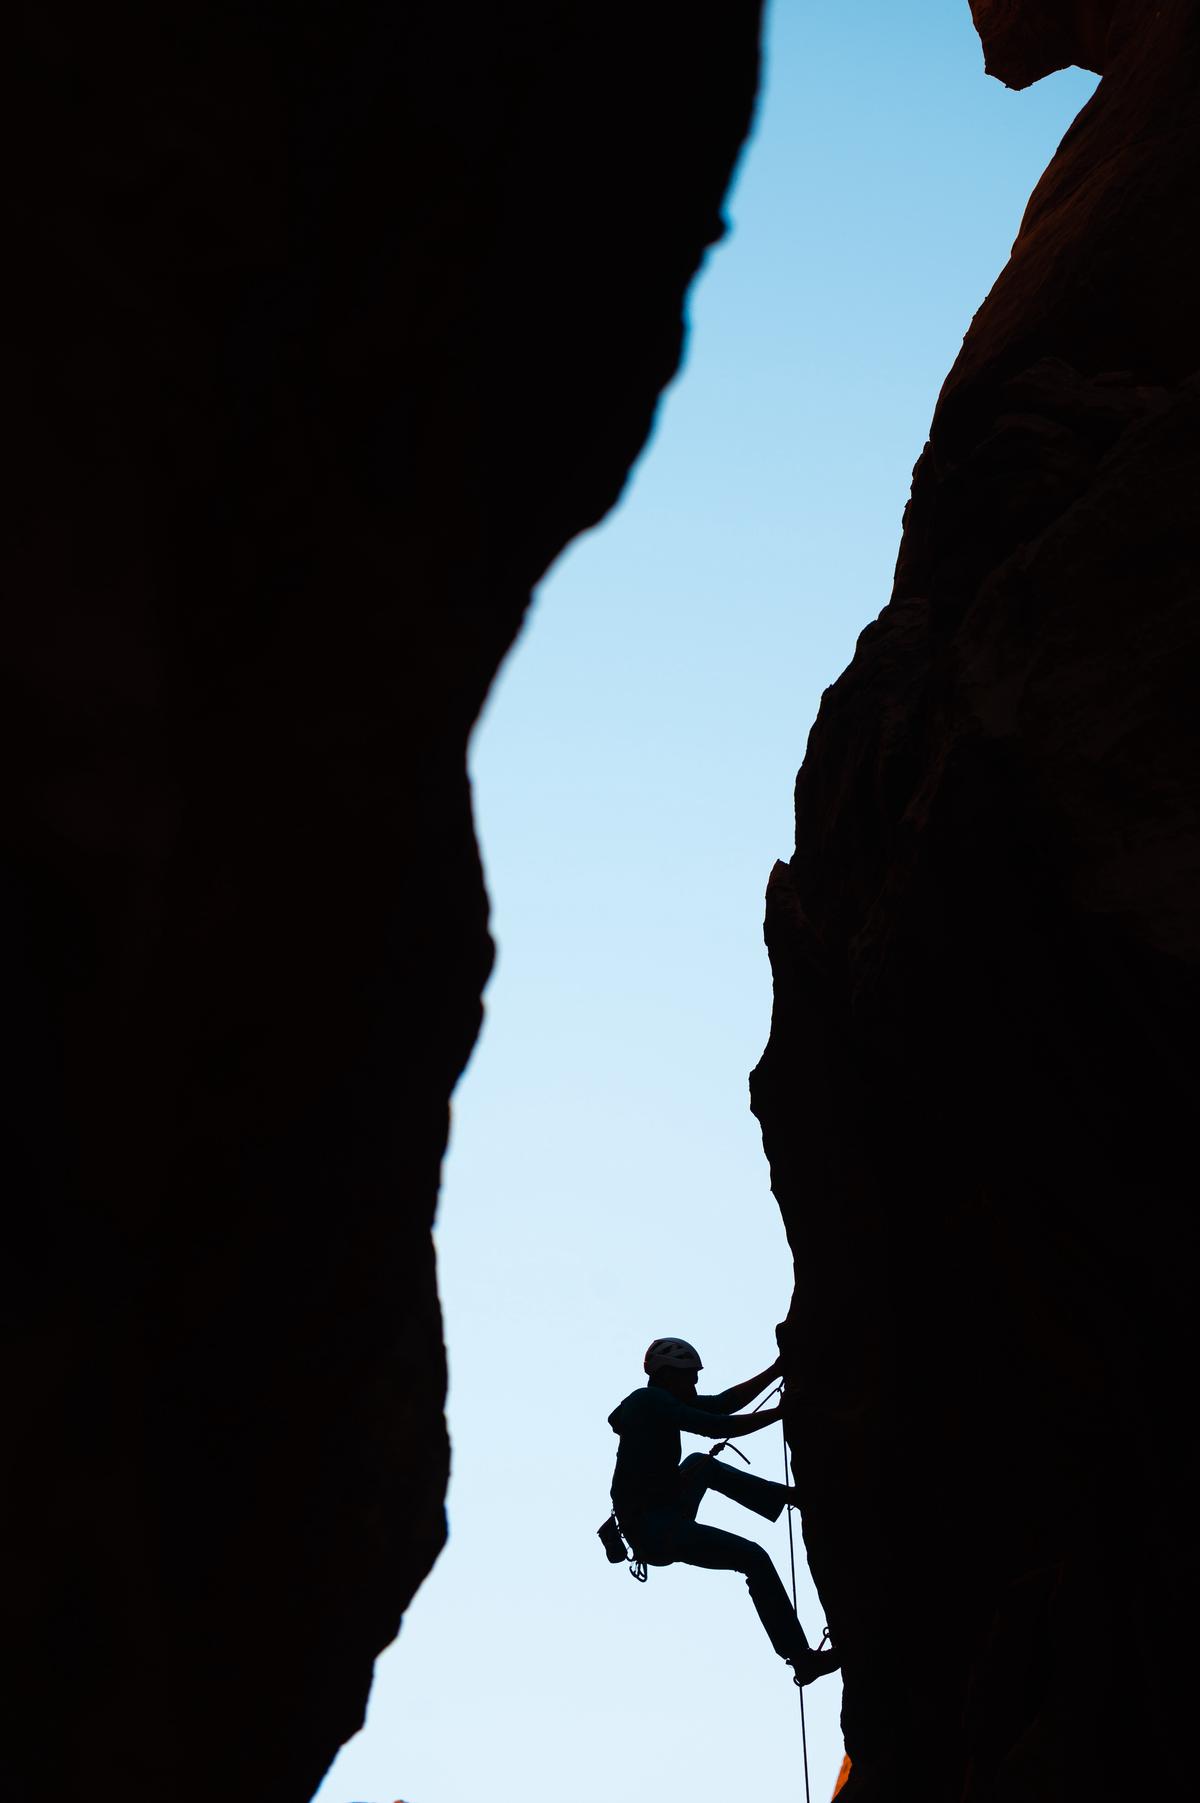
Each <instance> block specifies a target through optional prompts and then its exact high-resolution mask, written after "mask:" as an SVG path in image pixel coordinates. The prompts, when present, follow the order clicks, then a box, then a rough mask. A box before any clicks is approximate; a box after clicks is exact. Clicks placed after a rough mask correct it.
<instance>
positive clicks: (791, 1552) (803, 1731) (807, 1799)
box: [779, 1421, 825, 1803]
mask: <svg viewBox="0 0 1200 1803" xmlns="http://www.w3.org/2000/svg"><path fill="white" fill-rule="evenodd" d="M779 1431H780V1433H781V1434H782V1435H783V1481H784V1483H785V1484H786V1483H787V1481H788V1479H789V1478H790V1477H791V1475H792V1474H791V1469H790V1467H789V1465H788V1443H787V1428H786V1427H785V1426H784V1424H783V1422H782V1421H780V1423H779ZM787 1524H788V1560H789V1562H790V1564H791V1568H792V1613H793V1615H794V1616H795V1617H796V1619H797V1621H799V1619H800V1609H799V1606H798V1598H797V1594H796V1537H795V1535H794V1533H793V1532H792V1507H791V1504H790V1503H789V1504H788V1509H787ZM824 1643H825V1642H824V1636H822V1639H821V1644H822V1645H824ZM800 1747H801V1751H802V1752H803V1754H804V1803H812V1791H811V1789H810V1788H809V1782H808V1724H807V1722H806V1721H805V1719H804V1688H803V1686H800Z"/></svg>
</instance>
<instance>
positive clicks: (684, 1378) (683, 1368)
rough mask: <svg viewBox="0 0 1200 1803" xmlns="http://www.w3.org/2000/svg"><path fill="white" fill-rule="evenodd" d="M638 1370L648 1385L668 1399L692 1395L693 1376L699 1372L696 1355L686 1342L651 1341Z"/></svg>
mask: <svg viewBox="0 0 1200 1803" xmlns="http://www.w3.org/2000/svg"><path fill="white" fill-rule="evenodd" d="M642 1368H643V1370H644V1371H645V1373H646V1375H647V1377H648V1378H649V1379H650V1382H651V1383H652V1384H656V1385H657V1386H658V1388H659V1389H660V1390H669V1391H670V1393H671V1395H672V1396H680V1397H688V1396H694V1395H695V1394H696V1374H697V1372H699V1371H703V1369H704V1366H703V1365H702V1363H701V1362H700V1354H699V1353H698V1352H697V1351H696V1348H695V1347H694V1346H691V1345H689V1344H688V1342H687V1341H686V1340H674V1339H667V1340H651V1342H650V1345H649V1346H648V1347H647V1349H646V1356H645V1358H644V1359H643V1361H642Z"/></svg>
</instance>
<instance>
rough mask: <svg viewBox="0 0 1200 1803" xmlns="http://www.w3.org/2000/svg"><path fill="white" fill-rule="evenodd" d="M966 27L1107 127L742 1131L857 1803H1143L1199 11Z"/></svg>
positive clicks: (877, 701)
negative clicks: (770, 1224) (786, 1326)
mask: <svg viewBox="0 0 1200 1803" xmlns="http://www.w3.org/2000/svg"><path fill="white" fill-rule="evenodd" d="M975 11H976V14H977V16H978V19H979V22H980V24H981V27H982V30H983V35H984V39H985V47H986V49H987V51H988V55H989V61H990V62H991V63H992V64H993V65H994V66H996V67H997V68H998V70H999V72H1000V73H1002V74H1005V73H1006V74H1007V78H1008V79H1011V80H1013V81H1014V82H1023V81H1024V80H1028V79H1033V78H1035V76H1036V75H1039V74H1042V73H1045V72H1046V70H1047V69H1049V68H1053V67H1055V66H1058V65H1059V64H1060V63H1062V62H1069V61H1079V62H1084V63H1090V66H1092V67H1094V68H1096V69H1097V70H1099V71H1100V72H1102V73H1103V81H1102V83H1101V86H1100V88H1099V91H1098V93H1097V94H1096V96H1095V98H1094V99H1093V100H1092V101H1091V103H1090V104H1089V105H1088V106H1087V107H1086V108H1085V109H1084V111H1083V113H1082V114H1081V115H1080V117H1079V119H1078V120H1077V121H1076V122H1075V124H1074V125H1073V126H1072V128H1071V130H1070V131H1069V132H1068V134H1067V136H1066V138H1065V139H1064V142H1063V144H1062V146H1061V147H1060V150H1059V152H1058V154H1057V156H1056V157H1055V159H1054V161H1053V163H1052V164H1051V166H1050V168H1049V169H1048V170H1047V172H1046V174H1045V176H1044V177H1043V179H1042V181H1041V183H1040V184H1039V186H1038V188H1037V191H1036V193H1035V194H1034V196H1033V198H1032V200H1031V202H1030V205H1029V209H1028V212H1027V214H1026V217H1025V220H1024V223H1023V225H1022V228H1021V233H1020V237H1019V238H1018V241H1017V244H1016V246H1015V247H1014V252H1013V257H1012V261H1011V262H1010V264H1009V265H1008V267H1007V268H1006V269H1005V271H1004V272H1003V274H1002V275H1001V277H1000V279H999V281H998V282H997V284H996V286H995V288H994V289H993V291H992V293H991V294H990V295H989V297H988V299H987V301H986V302H985V304H984V306H983V307H982V308H981V310H980V312H979V314H978V315H977V317H976V319H975V321H974V324H973V325H972V327H971V330H970V333H969V335H968V337H967V339H966V342H965V344H964V347H963V351H962V355H961V357H960V358H959V360H958V362H957V364H956V366H955V368H954V370H953V371H952V373H951V375H950V377H949V379H948V381H947V383H946V386H945V389H944V390H943V393H942V396H941V399H940V402H939V405H938V409H937V414H936V417H935V419H934V422H933V426H932V429H931V433H930V441H929V445H928V447H927V448H926V450H925V453H924V455H923V456H922V458H921V461H920V463H919V464H918V466H917V470H916V473H915V478H914V485H913V494H912V500H911V504H910V507H909V510H908V514H907V518H906V523H905V532H904V540H903V545H902V547H901V551H900V558H899V564H898V568H897V574H896V585H895V590H894V594H893V598H892V600H891V603H890V605H889V606H888V607H887V608H886V609H885V610H884V612H883V613H882V615H881V616H880V618H879V619H878V620H877V621H876V622H875V624H873V625H872V626H870V627H868V628H867V630H866V631H865V632H864V633H863V635H862V638H861V639H860V641H859V645H858V649H857V652H856V655H855V658H854V661H853V663H852V664H851V666H850V668H849V669H848V670H847V672H846V673H845V675H843V676H842V677H841V679H840V680H839V681H838V682H837V683H836V684H835V685H834V686H833V687H832V689H830V691H829V692H828V694H827V695H826V696H825V699H824V701H823V704H822V707H821V711H820V715H819V718H818V720H817V723H816V726H815V727H814V729H813V733H812V736H811V739H810V742H809V747H808V753H807V756H806V759H805V762H804V767H803V769H802V770H801V772H800V777H799V780H798V784H797V790H796V813H797V850H796V855H795V857H794V858H793V859H792V861H791V862H790V864H788V865H787V866H782V865H781V866H778V867H777V868H776V870H775V872H774V874H773V876H772V879H771V883H770V887H769V891H768V903H767V939H768V944H769V947H770V951H771V959H772V965H773V969H774V974H775V1010H774V1019H773V1024H772V1030H771V1039H770V1044H769V1046H768V1049H767V1052H766V1054H765V1056H764V1058H763V1060H762V1063H761V1064H760V1066H759V1068H758V1070H757V1071H756V1073H755V1076H754V1079H753V1097H754V1106H755V1109H756V1112H757V1113H758V1115H759V1117H760V1119H761V1121H762V1124H763V1130H764V1138H765V1142H766V1146H767V1150H768V1153H769V1156H770V1160H771V1165H772V1172H773V1179H774V1186H775V1190H776V1194H777V1195H778V1198H779V1201H780V1205H781V1207H782V1210H783V1214H784V1218H785V1220H786V1223H787V1228H788V1233H789V1238H790V1241H791V1245H792V1248H793V1251H794V1254H795V1258H796V1269H797V1289H796V1297H795V1303H794V1306H793V1311H792V1315H791V1319H790V1334H791V1338H790V1340H789V1342H788V1351H789V1361H788V1368H789V1377H790V1388H791V1402H790V1411H789V1433H790V1438H791V1442H792V1446H793V1449H794V1453H795V1461H796V1473H797V1481H798V1482H799V1484H800V1485H801V1486H802V1490H803V1498H804V1511H805V1525H806V1536H807V1542H808V1550H809V1556H810V1559H811V1563H812V1566H813V1569H814V1572H815V1575H816V1578H817V1581H818V1583H819V1585H820V1587H821V1590H822V1593H823V1596H824V1599H825V1601H826V1605H827V1608H828V1613H829V1620H830V1622H831V1624H832V1628H833V1633H834V1637H835V1640H836V1641H837V1642H838V1643H839V1644H840V1646H841V1648H842V1650H843V1653H844V1659H845V1708H844V1721H845V1728H846V1737H847V1745H848V1748H849V1751H850V1753H851V1755H852V1758H853V1762H854V1769H853V1774H852V1777H851V1779H850V1782H849V1786H848V1788H847V1789H846V1791H845V1793H844V1796H845V1798H846V1803H856V1800H858V1799H862V1800H863V1803H866V1800H867V1799H889V1800H890V1799H908V1798H916V1797H920V1798H921V1799H922V1803H937V1800H939V1799H944V1800H946V1803H950V1800H951V1799H959V1798H962V1799H965V1800H966V1803H984V1800H985V1799H986V1800H988V1803H991V1800H993V1799H996V1800H998V1799H1006V1800H1008V1799H1026V1798H1028V1799H1038V1800H1040V1799H1045V1800H1046V1803H1049V1800H1050V1799H1055V1800H1056V1803H1061V1800H1062V1799H1067V1798H1078V1799H1081V1800H1082V1799H1087V1800H1088V1803H1098V1800H1100V1799H1113V1803H1116V1799H1126V1800H1127V1799H1128V1798H1130V1797H1132V1796H1135V1795H1146V1794H1149V1793H1150V1792H1153V1793H1154V1794H1159V1793H1161V1794H1163V1795H1166V1796H1176V1795H1183V1794H1186V1790H1187V1789H1189V1788H1191V1785H1192V1784H1193V1783H1194V1772H1193V1770H1192V1768H1193V1765H1194V1757H1193V1748H1192V1746H1191V1739H1192V1733H1191V1724H1192V1721H1193V1719H1194V1697H1193V1692H1192V1682H1191V1680H1192V1674H1193V1672H1194V1668H1195V1653H1194V1629H1193V1624H1194V1621H1195V1619H1196V1611H1197V1602H1198V1599H1197V1594H1196V1582H1195V1580H1196V1521H1197V1483H1196V1476H1197V1473H1196V1450H1195V1431H1194V1421H1195V1394H1194V1388H1193V1385H1194V1379H1195V1374H1196V1358H1195V1353H1196V1344H1195V1341H1196V1333H1197V1318H1198V1317H1197V1302H1198V1297H1197V1288H1198V1284H1197V1276H1198V1272H1197V1225H1196V1210H1195V1189H1196V1181H1195V1172H1194V1162H1195V1160H1194V1134H1195V1121H1196V1104H1197V1083H1196V1079H1197V1037H1196V1003H1197V999H1198V996H1197V987H1198V983H1197V975H1198V972H1197V960H1198V956H1200V917H1198V912H1197V907H1196V903H1197V886H1198V879H1200V713H1198V711H1197V706H1196V695H1197V691H1198V688H1200V613H1198V608H1197V600H1198V594H1200V510H1198V507H1197V495H1198V478H1200V386H1198V384H1197V366H1198V364H1200V265H1198V258H1197V233H1196V223H1197V213H1196V204H1197V192H1198V188H1200V8H1198V7H1197V5H1195V4H1194V3H1193V0H1165V3H1164V4H1161V5H1156V6H1147V7H1138V8H1136V9H1130V8H1128V7H1124V6H1117V5H1108V6H1104V5H1101V4H1096V5H1092V6H1089V5H1087V4H1079V5H1066V4H1063V5H1061V6H1055V5H1047V6H1044V7H1043V6H1039V5H1035V4H1032V0H1031V3H1029V4H1020V3H1018V0H1012V3H1010V4H1007V5H1005V4H1000V3H999V0H997V3H996V4H991V3H990V0H976V3H975ZM1134 11H1136V21H1134V22H1133V24H1132V28H1131V17H1132V13H1133V12H1134ZM992 25H995V26H996V27H997V30H1000V28H1001V27H1003V33H1002V38H1001V41H1000V42H997V41H995V40H993V39H991V38H990V36H989V29H990V26H992ZM1043 28H1045V33H1046V35H1045V36H1044V37H1040V36H1039V33H1041V32H1042V30H1043ZM1077 28H1078V29H1077ZM1085 28H1086V29H1085ZM1003 34H1007V35H1006V36H1005V35H1003ZM1072 34H1074V35H1072ZM1098 50H1099V51H1101V52H1103V54H1096V52H1097V51H1098Z"/></svg>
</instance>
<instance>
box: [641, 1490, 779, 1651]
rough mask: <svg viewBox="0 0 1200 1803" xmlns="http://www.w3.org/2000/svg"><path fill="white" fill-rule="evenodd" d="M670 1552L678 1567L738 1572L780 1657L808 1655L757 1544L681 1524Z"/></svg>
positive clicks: (775, 1575)
mask: <svg viewBox="0 0 1200 1803" xmlns="http://www.w3.org/2000/svg"><path fill="white" fill-rule="evenodd" d="M701 1456H702V1457H703V1456H704V1455H703V1454H702V1455H701ZM709 1462H710V1463H714V1464H715V1462H716V1461H715V1460H711V1461H709ZM738 1475H740V1474H738ZM757 1481H759V1482H761V1481H762V1480H761V1479H759V1480H757ZM777 1487H779V1486H777ZM671 1551H672V1552H673V1554H674V1558H675V1560H676V1561H678V1562H679V1563H680V1564H681V1565H699V1566H701V1567H703V1569H704V1570H706V1571H740V1572H741V1573H742V1575H743V1577H744V1578H745V1580H746V1585H747V1588H748V1589H749V1591H750V1598H751V1601H752V1602H753V1604H754V1607H755V1608H756V1609H757V1610H758V1619H759V1620H760V1621H761V1622H762V1625H763V1627H764V1628H765V1629H766V1631H767V1638H768V1639H769V1640H770V1642H771V1645H772V1646H773V1647H774V1648H775V1651H776V1652H777V1653H778V1654H779V1657H780V1658H781V1659H796V1658H797V1657H798V1656H799V1655H800V1654H802V1653H805V1652H807V1651H808V1641H807V1640H806V1639H805V1637H804V1629H803V1628H802V1627H801V1626H800V1623H799V1622H798V1621H797V1619H796V1611H795V1610H794V1609H793V1608H792V1604H791V1599H790V1598H789V1596H788V1593H787V1591H786V1590H785V1589H784V1587H783V1583H782V1581H781V1579H780V1576H779V1573H778V1572H777V1571H776V1569H775V1566H774V1564H773V1563H772V1560H771V1556H770V1554H769V1553H768V1552H767V1551H766V1550H765V1548H763V1547H761V1546H759V1545H758V1543H757V1541H755V1540H743V1539H742V1537H741V1535H740V1534H727V1533H725V1531H724V1530H723V1529H722V1528H709V1527H702V1526H701V1525H700V1524H699V1523H698V1522H695V1521H687V1520H680V1521H679V1523H678V1526H677V1527H676V1530H675V1533H674V1535H673V1536H672V1547H671Z"/></svg>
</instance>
